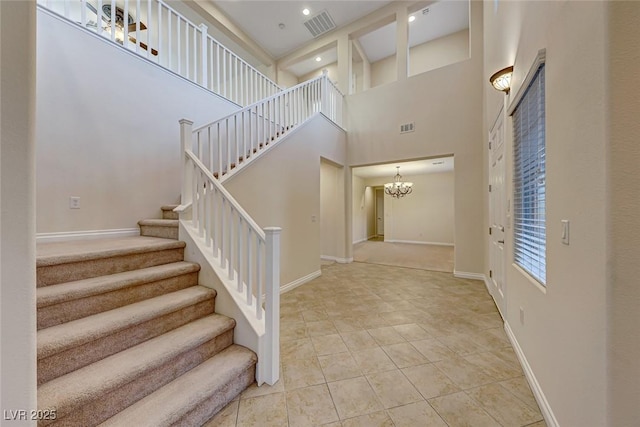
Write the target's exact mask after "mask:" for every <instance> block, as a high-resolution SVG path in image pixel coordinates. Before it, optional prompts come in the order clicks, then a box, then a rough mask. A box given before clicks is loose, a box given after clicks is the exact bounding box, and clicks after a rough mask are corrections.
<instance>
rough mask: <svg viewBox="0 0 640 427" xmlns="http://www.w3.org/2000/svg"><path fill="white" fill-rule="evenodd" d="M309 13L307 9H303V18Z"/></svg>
mask: <svg viewBox="0 0 640 427" xmlns="http://www.w3.org/2000/svg"><path fill="white" fill-rule="evenodd" d="M310 13H311V11H310V10H309V9H307V8H306V7H305V8H304V9H302V14H303V15H304V16H307V15H308V14H310Z"/></svg>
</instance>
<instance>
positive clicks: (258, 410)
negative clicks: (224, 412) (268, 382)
mask: <svg viewBox="0 0 640 427" xmlns="http://www.w3.org/2000/svg"><path fill="white" fill-rule="evenodd" d="M287 423H288V419H287V403H286V399H285V395H284V393H276V394H268V395H266V396H258V397H252V398H251V399H242V400H240V406H239V408H238V423H237V425H240V426H243V427H253V426H255V427H262V426H273V427H282V426H285V425H287Z"/></svg>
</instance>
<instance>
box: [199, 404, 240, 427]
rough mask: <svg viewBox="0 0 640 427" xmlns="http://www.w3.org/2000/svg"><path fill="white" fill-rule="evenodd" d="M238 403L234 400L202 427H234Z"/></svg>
mask: <svg viewBox="0 0 640 427" xmlns="http://www.w3.org/2000/svg"><path fill="white" fill-rule="evenodd" d="M239 402H240V401H239V400H234V401H233V402H231V403H229V404H228V405H227V406H225V407H224V408H222V410H221V411H220V412H218V413H217V414H216V416H215V417H213V418H212V419H211V420H209V422H207V423H205V424H204V425H203V426H202V427H235V425H236V421H237V419H238V405H239Z"/></svg>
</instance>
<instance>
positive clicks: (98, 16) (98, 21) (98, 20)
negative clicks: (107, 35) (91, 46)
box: [96, 0, 102, 35]
mask: <svg viewBox="0 0 640 427" xmlns="http://www.w3.org/2000/svg"><path fill="white" fill-rule="evenodd" d="M96 12H97V13H96V31H97V32H98V34H100V35H102V0H98V7H96Z"/></svg>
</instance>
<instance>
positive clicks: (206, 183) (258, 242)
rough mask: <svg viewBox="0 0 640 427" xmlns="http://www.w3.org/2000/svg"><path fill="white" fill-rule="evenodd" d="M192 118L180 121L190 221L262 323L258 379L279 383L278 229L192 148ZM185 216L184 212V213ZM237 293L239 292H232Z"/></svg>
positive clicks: (218, 266) (230, 285) (245, 309)
mask: <svg viewBox="0 0 640 427" xmlns="http://www.w3.org/2000/svg"><path fill="white" fill-rule="evenodd" d="M191 126H192V122H190V121H188V120H184V119H183V120H180V133H181V147H182V153H183V185H182V204H181V206H180V207H179V210H182V211H185V210H187V209H189V207H190V211H191V222H190V223H189V222H186V223H183V224H186V225H188V226H190V227H191V228H192V230H193V231H195V232H196V233H197V235H198V236H199V238H200V239H201V241H203V242H204V245H205V247H206V248H207V250H208V251H210V254H211V255H213V258H214V260H215V268H216V269H217V270H218V272H219V273H221V274H219V276H221V277H220V279H221V281H222V282H223V283H225V284H227V285H228V286H227V289H228V290H229V291H230V292H231V293H232V296H233V298H234V300H236V301H240V302H241V304H244V307H241V309H242V310H243V312H245V313H247V312H248V313H249V316H252V318H251V320H252V322H251V323H252V324H254V325H258V326H259V328H258V329H259V330H258V333H259V334H262V336H261V337H259V342H260V344H259V345H258V348H255V349H253V350H254V351H256V353H257V354H258V368H257V372H256V380H257V381H258V384H262V383H263V382H267V383H268V384H271V385H273V384H275V382H276V381H278V378H279V365H280V349H279V346H280V231H281V229H280V228H277V227H268V228H265V229H262V228H260V227H259V226H258V224H256V222H255V221H254V220H253V219H252V218H251V216H249V214H248V213H247V212H245V210H244V209H243V208H242V206H240V204H239V203H238V202H237V201H236V200H235V199H234V198H233V196H231V194H230V193H229V192H228V191H227V190H226V189H225V188H224V187H223V186H222V184H221V183H220V182H219V180H218V179H216V178H215V177H214V176H213V174H212V173H211V172H210V171H209V170H208V169H207V167H206V166H205V165H204V164H203V163H202V162H201V161H200V159H198V157H197V156H196V155H195V153H193V151H191V149H190V143H191V136H192V131H191ZM181 219H182V217H181ZM233 293H235V294H233Z"/></svg>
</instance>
